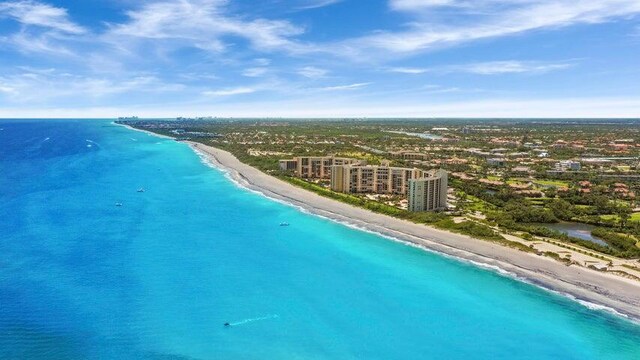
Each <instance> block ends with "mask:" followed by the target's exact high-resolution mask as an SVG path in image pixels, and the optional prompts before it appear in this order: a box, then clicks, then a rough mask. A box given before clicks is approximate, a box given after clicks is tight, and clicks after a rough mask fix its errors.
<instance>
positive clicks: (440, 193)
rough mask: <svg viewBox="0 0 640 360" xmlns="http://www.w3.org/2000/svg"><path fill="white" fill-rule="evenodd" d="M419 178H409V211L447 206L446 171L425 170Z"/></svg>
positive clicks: (443, 208)
mask: <svg viewBox="0 0 640 360" xmlns="http://www.w3.org/2000/svg"><path fill="white" fill-rule="evenodd" d="M424 175H425V176H424V177H422V178H420V179H411V180H409V195H408V196H407V198H408V200H409V206H408V210H409V211H436V210H445V209H446V208H447V186H448V184H447V172H446V171H444V170H434V171H430V172H425V174H424Z"/></svg>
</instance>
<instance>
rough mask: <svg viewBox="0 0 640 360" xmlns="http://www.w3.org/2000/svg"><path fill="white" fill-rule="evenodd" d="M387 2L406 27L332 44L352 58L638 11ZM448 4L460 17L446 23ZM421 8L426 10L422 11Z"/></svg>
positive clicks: (566, 3) (481, 1) (530, 0)
mask: <svg viewBox="0 0 640 360" xmlns="http://www.w3.org/2000/svg"><path fill="white" fill-rule="evenodd" d="M390 7H391V8H392V9H394V10H397V11H402V12H406V13H407V14H410V15H411V16H413V17H414V18H415V19H414V21H412V22H410V23H408V24H407V28H408V29H407V30H402V31H378V32H376V33H374V34H371V35H368V36H363V37H359V38H354V39H348V40H345V41H343V42H342V43H340V44H338V45H337V48H339V49H342V51H344V52H348V53H349V54H351V55H352V56H354V57H355V56H360V55H361V54H362V53H365V52H368V53H369V52H370V51H375V50H376V49H377V50H384V51H387V52H391V53H414V52H418V51H422V50H427V49H434V48H438V47H443V46H451V45H454V44H459V43H464V42H470V41H475V40H481V39H487V38H495V37H504V36H509V35H516V34H521V33H525V32H528V31H533V30H543V29H558V28H561V27H566V26H570V25H575V24H593V23H601V22H606V21H610V20H612V19H614V18H619V17H627V16H631V15H636V14H638V13H640V1H638V0H581V1H574V0H518V1H511V2H504V1H497V0H477V1H467V0H391V2H390ZM450 7H457V8H459V9H462V11H465V12H466V13H467V15H466V17H465V18H464V20H465V21H459V22H453V23H451V22H450V18H449V17H447V16H446V14H444V13H443V12H446V11H447V8H450ZM422 11H427V13H426V14H427V16H424V13H422ZM451 24H453V25H451Z"/></svg>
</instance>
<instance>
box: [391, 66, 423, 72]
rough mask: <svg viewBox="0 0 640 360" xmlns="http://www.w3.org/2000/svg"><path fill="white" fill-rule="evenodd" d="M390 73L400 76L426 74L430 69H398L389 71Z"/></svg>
mask: <svg viewBox="0 0 640 360" xmlns="http://www.w3.org/2000/svg"><path fill="white" fill-rule="evenodd" d="M389 71H391V72H395V73H400V74H424V73H426V72H428V71H429V69H422V68H406V67H396V68H391V69H389Z"/></svg>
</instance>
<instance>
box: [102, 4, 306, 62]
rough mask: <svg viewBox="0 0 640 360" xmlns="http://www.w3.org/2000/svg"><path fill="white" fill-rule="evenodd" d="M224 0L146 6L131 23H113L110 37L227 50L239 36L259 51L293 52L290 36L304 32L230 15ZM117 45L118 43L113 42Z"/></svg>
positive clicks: (281, 22)
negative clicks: (228, 41)
mask: <svg viewBox="0 0 640 360" xmlns="http://www.w3.org/2000/svg"><path fill="white" fill-rule="evenodd" d="M226 5H227V1H225V0H181V1H160V2H152V3H146V4H144V5H142V6H141V7H140V8H139V9H137V10H132V11H129V12H127V16H128V17H129V20H128V21H127V22H125V23H121V24H111V25H110V31H109V32H108V33H107V36H106V37H107V38H112V37H114V38H116V39H120V38H122V37H127V38H132V39H135V38H137V39H146V40H155V41H157V42H161V41H164V42H171V41H173V42H174V44H175V46H182V47H184V46H193V47H197V48H200V49H203V50H207V51H214V52H219V51H224V50H225V49H226V48H227V47H228V46H229V45H228V44H227V43H226V42H225V38H226V37H240V38H243V39H245V40H247V41H249V43H250V44H251V46H252V47H254V48H255V49H259V50H273V49H294V48H295V47H296V43H295V42H293V41H292V40H291V37H294V36H297V35H300V34H302V33H303V29H302V28H300V27H297V26H295V25H293V24H291V23H290V22H288V21H284V20H267V19H262V18H257V19H253V20H247V19H245V18H242V17H238V16H232V15H229V14H227V11H226V10H227V9H226ZM114 42H118V41H114Z"/></svg>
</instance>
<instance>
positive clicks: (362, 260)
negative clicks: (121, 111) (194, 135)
mask: <svg viewBox="0 0 640 360" xmlns="http://www.w3.org/2000/svg"><path fill="white" fill-rule="evenodd" d="M0 129H1V130H0V359H356V358H357V359H429V358H442V359H445V358H446V359H455V358H458V359H640V326H638V325H636V324H634V323H631V322H629V321H627V320H625V319H622V318H620V317H617V316H614V315H611V314H609V313H607V312H604V311H597V310H591V309H588V308H587V307H585V306H583V305H580V304H578V303H576V302H574V301H572V300H570V299H568V298H565V297H563V296H560V295H556V294H553V293H549V292H547V291H545V290H542V289H539V288H537V287H534V286H532V285H529V284H526V283H523V282H520V281H517V280H513V279H511V278H508V277H504V276H502V275H499V274H497V273H495V272H492V271H488V270H485V269H481V268H478V267H476V266H473V265H471V264H467V263H464V262H460V261H457V260H454V259H451V258H447V257H444V256H440V255H437V254H433V253H429V252H426V251H422V250H420V249H416V248H412V247H409V246H405V245H402V244H400V243H396V242H393V241H389V240H387V239H384V238H382V237H379V236H376V235H374V234H370V233H366V232H361V231H358V230H354V229H351V228H348V227H346V226H343V225H341V224H337V223H333V222H331V221H328V220H326V219H322V218H318V217H315V216H311V215H308V214H304V213H302V212H300V211H298V210H297V209H295V208H293V207H290V206H287V205H284V204H281V203H277V202H274V201H271V200H269V199H266V198H264V197H262V196H260V195H257V194H254V193H252V192H249V191H247V190H244V189H241V188H239V187H238V186H236V185H235V184H233V183H232V182H231V181H230V180H229V179H227V178H226V177H225V176H224V174H223V173H222V172H221V171H218V170H215V169H211V168H210V167H208V166H206V165H205V164H203V162H202V161H201V159H200V158H199V157H198V156H197V155H196V154H194V153H193V152H192V151H191V150H190V149H189V148H188V147H187V146H186V145H184V144H180V143H177V142H174V141H171V140H166V139H161V138H157V137H154V136H151V135H147V134H144V133H140V132H135V131H132V130H128V129H125V128H123V127H120V126H116V125H113V124H111V122H110V121H78V120H75V121H59V120H56V121H54V120H49V121H31V120H29V121H25V120H22V121H7V120H0ZM139 188H144V189H145V190H146V191H145V192H143V193H139V192H137V191H136V190H137V189H139ZM117 202H120V203H122V206H121V207H117V206H115V203H117ZM283 221H287V222H289V223H290V224H291V226H289V227H280V226H279V224H280V223H281V222H283ZM225 322H230V323H232V324H233V325H234V326H231V327H229V328H225V327H224V326H223V324H224V323H225Z"/></svg>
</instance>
